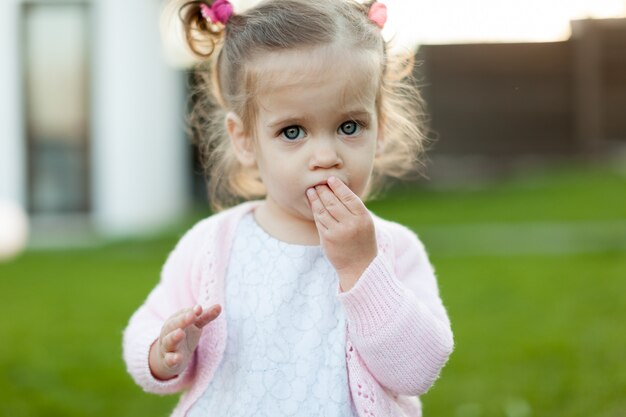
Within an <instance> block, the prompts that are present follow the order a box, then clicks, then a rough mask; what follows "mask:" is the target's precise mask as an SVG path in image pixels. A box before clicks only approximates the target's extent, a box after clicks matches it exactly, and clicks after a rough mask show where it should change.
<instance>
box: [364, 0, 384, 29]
mask: <svg viewBox="0 0 626 417" xmlns="http://www.w3.org/2000/svg"><path fill="white" fill-rule="evenodd" d="M367 17H369V18H370V20H371V21H372V22H374V23H376V25H378V27H379V28H381V29H382V28H383V27H385V23H386V22H387V6H385V5H384V4H382V3H380V2H375V3H373V4H372V5H371V6H370V10H369V12H368V13H367Z"/></svg>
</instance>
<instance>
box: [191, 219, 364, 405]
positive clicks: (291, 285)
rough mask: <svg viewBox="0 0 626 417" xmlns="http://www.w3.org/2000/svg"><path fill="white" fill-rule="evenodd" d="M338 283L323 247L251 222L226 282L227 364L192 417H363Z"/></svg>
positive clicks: (241, 229) (245, 224)
mask: <svg viewBox="0 0 626 417" xmlns="http://www.w3.org/2000/svg"><path fill="white" fill-rule="evenodd" d="M337 292H338V277H337V274H336V272H335V270H334V269H333V267H332V265H331V264H330V263H329V261H328V260H327V259H326V257H325V256H324V254H323V251H322V249H321V247H319V246H301V245H291V244H287V243H285V242H282V241H279V240H277V239H275V238H273V237H272V236H270V235H268V234H267V233H266V232H265V231H264V230H263V229H261V228H260V227H259V226H258V224H257V223H256V221H255V220H254V217H253V214H252V213H250V214H248V215H247V216H245V217H244V218H243V219H242V221H241V223H240V224H239V226H238V229H237V237H236V239H235V242H234V246H233V252H232V254H231V259H230V263H229V267H228V273H227V276H226V294H225V296H226V298H225V303H224V304H225V305H224V313H225V314H226V320H227V326H228V340H227V342H226V350H225V352H224V358H223V360H222V362H221V363H220V365H219V367H218V368H217V370H216V373H215V376H214V378H213V379H212V380H211V382H210V383H209V386H208V387H207V389H206V390H205V392H204V393H203V395H202V396H201V397H200V398H199V399H198V401H196V403H195V404H194V405H193V406H192V408H191V410H190V411H189V412H188V413H187V416H188V417H209V416H210V417H244V416H254V417H264V416H265V417H280V416H316V417H356V416H357V412H356V410H355V409H354V406H353V404H352V400H351V397H350V391H349V386H348V375H347V370H346V361H345V318H344V312H343V307H342V306H341V304H340V302H339V301H338V300H337Z"/></svg>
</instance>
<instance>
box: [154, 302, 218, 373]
mask: <svg viewBox="0 0 626 417" xmlns="http://www.w3.org/2000/svg"><path fill="white" fill-rule="evenodd" d="M221 311H222V307H221V306H220V305H219V304H215V305H214V306H212V307H211V308H208V309H203V308H202V307H201V306H199V305H197V306H195V307H193V308H185V309H182V310H180V311H179V312H178V313H175V314H174V315H172V316H171V317H170V318H168V319H167V320H166V321H165V323H164V324H163V327H162V328H161V335H160V336H159V339H158V340H156V341H155V342H154V343H153V344H152V346H151V347H150V355H149V360H148V363H149V364H150V371H151V372H152V375H154V376H155V377H156V378H157V379H160V380H167V379H171V378H174V377H175V376H177V375H179V374H180V373H181V372H182V371H184V370H185V368H186V367H187V365H188V364H189V361H190V360H191V357H192V356H193V352H194V351H195V350H196V346H197V345H198V341H199V340H200V335H201V334H202V328H203V327H204V326H206V325H207V324H209V323H210V322H212V321H213V320H215V319H216V318H217V316H219V315H220V312H221Z"/></svg>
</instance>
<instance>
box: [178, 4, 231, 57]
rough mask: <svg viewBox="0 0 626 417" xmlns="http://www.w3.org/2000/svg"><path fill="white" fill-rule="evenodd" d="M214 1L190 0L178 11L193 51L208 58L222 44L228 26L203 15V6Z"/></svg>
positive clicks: (188, 43)
mask: <svg viewBox="0 0 626 417" xmlns="http://www.w3.org/2000/svg"><path fill="white" fill-rule="evenodd" d="M213 3H215V2H214V1H190V2H187V3H185V4H183V5H182V6H181V7H180V9H179V12H178V15H179V18H180V20H181V21H182V22H183V26H184V30H185V38H186V40H187V45H188V46H189V48H190V49H191V51H192V52H193V53H194V54H195V55H196V56H197V57H198V58H201V59H208V58H210V57H211V56H212V55H214V54H215V53H216V50H217V49H218V48H219V47H220V46H221V44H222V42H223V40H224V36H225V33H226V26H225V25H224V24H222V23H220V22H217V23H213V22H211V21H209V20H208V19H206V18H205V17H204V16H203V15H202V8H203V7H208V6H212V4H213Z"/></svg>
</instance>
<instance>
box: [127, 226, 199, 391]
mask: <svg viewBox="0 0 626 417" xmlns="http://www.w3.org/2000/svg"><path fill="white" fill-rule="evenodd" d="M205 229H206V227H205V223H204V221H203V222H200V223H198V224H196V226H194V227H193V228H192V229H191V230H189V231H188V232H187V233H186V234H185V235H184V236H183V237H182V238H181V239H180V241H179V242H178V244H177V245H176V247H175V248H174V250H173V251H172V252H171V253H170V254H169V256H168V258H167V261H166V262H165V264H164V266H163V268H162V271H161V279H160V282H159V283H158V284H157V286H156V287H155V288H154V289H153V290H152V291H151V292H150V294H149V295H148V298H147V299H146V300H145V302H144V303H143V305H142V306H141V307H139V309H138V310H137V311H136V312H135V313H134V314H133V315H132V317H131V318H130V321H129V323H128V326H127V327H126V329H125V330H124V335H123V356H124V361H125V362H126V367H127V370H128V372H129V373H130V375H131V376H132V378H133V379H134V380H135V382H136V383H137V384H138V385H139V386H141V387H142V388H143V389H144V390H145V391H147V392H151V393H155V394H161V395H163V394H172V393H175V392H179V391H181V390H182V389H185V388H187V387H188V385H189V383H190V382H191V379H192V378H193V374H194V369H195V365H196V359H195V358H196V355H195V354H194V357H193V358H192V361H191V362H190V364H189V365H188V366H187V368H186V369H185V371H184V372H182V373H181V374H180V375H178V376H177V377H175V378H173V379H169V380H167V381H161V380H159V379H156V378H155V377H154V376H153V375H152V372H151V371H150V367H149V365H148V356H149V352H150V347H151V346H152V344H153V343H154V342H155V341H156V340H157V339H158V337H159V335H160V333H161V327H162V326H163V323H164V322H165V320H166V319H167V318H169V317H170V316H171V315H172V314H174V313H175V312H177V311H179V310H181V309H183V308H186V307H192V306H194V305H195V304H196V303H197V298H196V294H198V289H199V285H200V277H201V268H200V266H201V265H200V259H201V257H200V256H198V254H199V253H200V248H201V247H202V245H201V243H202V239H203V237H204V235H205Z"/></svg>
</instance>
